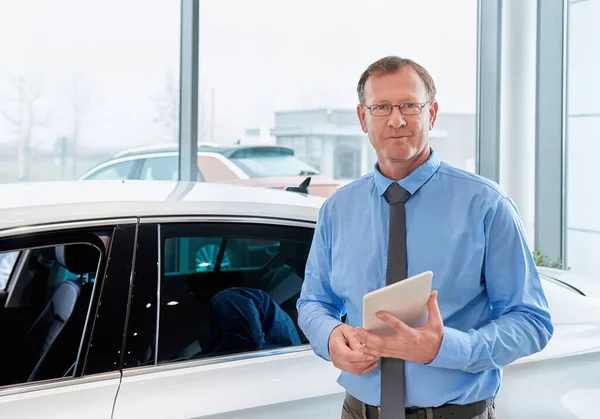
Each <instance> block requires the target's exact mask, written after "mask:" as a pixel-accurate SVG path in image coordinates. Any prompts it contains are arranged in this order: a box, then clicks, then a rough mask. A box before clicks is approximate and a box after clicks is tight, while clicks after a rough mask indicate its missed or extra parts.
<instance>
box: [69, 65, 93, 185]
mask: <svg viewBox="0 0 600 419" xmlns="http://www.w3.org/2000/svg"><path fill="white" fill-rule="evenodd" d="M66 93H67V100H68V103H69V110H70V117H71V132H70V134H69V137H68V142H67V143H68V153H67V154H68V155H69V156H70V157H71V161H72V168H71V176H72V177H73V178H74V177H76V176H77V160H78V146H79V141H80V137H81V128H82V126H83V123H84V120H85V119H86V117H87V116H88V115H89V114H90V112H91V110H92V108H93V107H94V105H95V100H94V94H93V91H92V88H91V86H90V84H89V83H88V82H86V81H84V80H83V79H82V78H81V77H80V76H77V75H76V76H73V78H72V79H71V82H70V83H69V84H68V85H67V89H66Z"/></svg>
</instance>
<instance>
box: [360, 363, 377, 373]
mask: <svg viewBox="0 0 600 419" xmlns="http://www.w3.org/2000/svg"><path fill="white" fill-rule="evenodd" d="M377 365H379V364H378V363H377V361H375V362H372V363H370V364H368V365H367V366H366V367H365V368H364V369H362V370H361V371H360V374H367V373H369V372H371V371H373V370H374V369H375V368H377Z"/></svg>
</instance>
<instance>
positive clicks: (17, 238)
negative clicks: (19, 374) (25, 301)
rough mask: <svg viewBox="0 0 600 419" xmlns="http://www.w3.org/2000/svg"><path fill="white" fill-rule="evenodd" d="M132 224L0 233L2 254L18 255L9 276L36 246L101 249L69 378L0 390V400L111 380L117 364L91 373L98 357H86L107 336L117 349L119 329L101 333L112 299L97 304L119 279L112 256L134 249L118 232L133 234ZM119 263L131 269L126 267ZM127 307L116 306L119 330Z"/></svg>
mask: <svg viewBox="0 0 600 419" xmlns="http://www.w3.org/2000/svg"><path fill="white" fill-rule="evenodd" d="M136 222H137V220H136V219H119V220H111V219H107V220H102V221H89V222H77V223H57V224H48V225H39V226H34V227H26V228H14V229H10V230H5V231H2V232H0V251H1V252H5V251H6V252H8V251H17V250H18V251H20V252H21V254H20V256H19V258H18V261H17V263H16V264H15V268H14V270H13V273H12V274H11V277H12V276H14V275H15V274H18V273H19V272H18V271H19V270H20V269H22V268H23V261H24V260H25V259H26V256H27V254H28V253H30V252H31V250H33V249H36V248H38V249H39V248H46V247H54V246H60V245H65V244H73V243H88V244H91V245H93V246H95V247H96V248H98V249H99V251H100V260H99V263H98V268H97V271H96V273H97V276H96V278H95V285H94V288H93V291H92V296H91V300H90V304H89V306H88V308H87V313H86V318H85V323H84V327H83V331H82V335H81V338H80V343H79V349H78V353H77V361H76V364H75V369H74V371H73V374H72V375H70V376H66V377H57V378H53V379H48V380H40V381H31V382H22V383H16V384H9V385H5V386H1V387H0V397H2V396H3V395H7V394H14V393H22V392H29V391H37V390H39V389H46V388H58V387H63V386H71V385H76V384H77V383H80V382H81V383H83V382H89V381H90V380H92V381H93V380H102V379H108V378H112V373H115V372H118V371H119V370H120V368H121V365H120V363H119V364H117V365H114V364H113V365H112V366H111V368H109V369H104V370H101V371H92V370H93V369H94V368H93V366H94V365H95V363H96V359H97V358H98V356H97V355H96V356H95V358H96V359H94V358H90V349H91V347H92V342H93V341H94V340H100V339H106V335H112V336H113V340H115V341H116V340H118V342H119V346H120V348H122V343H123V337H122V336H123V329H121V328H119V325H118V324H114V322H111V323H110V325H111V327H110V328H108V329H106V325H105V326H102V323H103V320H104V317H105V316H104V315H103V312H105V311H106V309H107V308H110V309H111V310H115V309H116V307H115V306H116V304H115V303H114V299H113V298H110V301H111V303H110V304H101V302H102V301H103V299H105V298H106V295H107V291H108V290H110V289H111V287H112V282H115V281H114V280H111V278H119V277H122V276H121V275H119V269H118V267H115V266H112V265H114V262H113V263H112V265H111V263H109V262H108V261H109V260H110V259H113V260H114V259H115V257H118V254H119V253H121V254H124V253H126V252H124V250H125V249H124V246H125V247H127V246H128V247H131V249H132V251H133V245H134V240H133V238H132V239H131V240H130V241H129V242H127V240H123V237H121V235H120V234H119V232H121V231H123V230H130V231H131V230H132V229H133V230H135V227H136ZM121 265H122V267H125V268H126V269H127V270H129V271H130V265H131V263H129V264H125V265H123V264H121ZM9 284H10V288H9V287H7V289H6V293H8V299H10V293H12V291H13V290H14V287H15V281H13V280H11V281H10V283H9ZM126 285H127V288H126V291H127V294H126V295H125V302H127V300H128V297H129V295H128V294H129V281H127V284H126ZM7 302H8V301H5V302H4V303H7ZM126 309H127V307H126V305H123V306H122V307H121V311H122V312H123V315H122V316H121V317H122V323H123V326H122V327H123V328H124V325H125V312H126ZM103 327H104V328H105V330H104V332H105V333H104V334H105V336H104V337H102V338H100V337H99V335H98V333H97V332H98V330H100V331H102V328H103ZM106 332H108V333H106Z"/></svg>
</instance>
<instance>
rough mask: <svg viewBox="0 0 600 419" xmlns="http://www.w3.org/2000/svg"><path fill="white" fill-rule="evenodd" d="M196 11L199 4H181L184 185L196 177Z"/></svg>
mask: <svg viewBox="0 0 600 419" xmlns="http://www.w3.org/2000/svg"><path fill="white" fill-rule="evenodd" d="M199 9H200V3H199V0H181V51H180V59H181V61H180V79H179V180H186V181H195V180H197V173H198V162H197V154H198V94H199V83H198V72H199V68H198V67H199V62H198V53H199V46H198V41H199V26H200V19H199V17H200V10H199Z"/></svg>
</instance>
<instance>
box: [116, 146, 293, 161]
mask: <svg viewBox="0 0 600 419" xmlns="http://www.w3.org/2000/svg"><path fill="white" fill-rule="evenodd" d="M260 149H263V150H268V149H270V150H274V149H277V150H281V151H285V152H286V153H289V154H294V150H293V149H292V148H290V147H285V146H280V145H276V144H243V145H242V144H232V145H223V144H217V143H198V151H199V152H201V151H209V152H213V153H219V154H223V155H224V156H227V157H231V156H232V155H233V154H234V153H236V152H239V151H240V150H260ZM165 152H177V153H178V152H179V144H177V143H169V144H157V145H152V146H145V147H138V148H133V149H129V150H124V151H121V152H119V153H117V154H115V155H114V156H113V157H112V159H111V160H113V159H116V158H122V157H132V156H140V155H147V154H152V153H165Z"/></svg>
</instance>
